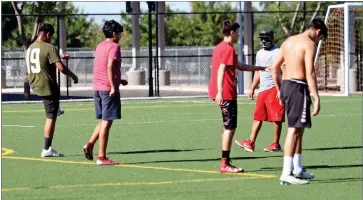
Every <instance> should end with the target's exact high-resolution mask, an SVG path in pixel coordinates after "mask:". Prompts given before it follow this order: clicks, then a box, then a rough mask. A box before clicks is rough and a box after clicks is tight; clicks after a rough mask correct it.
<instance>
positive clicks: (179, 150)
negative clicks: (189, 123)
mask: <svg viewBox="0 0 363 200" xmlns="http://www.w3.org/2000/svg"><path fill="white" fill-rule="evenodd" d="M203 150H211V149H160V150H146V151H119V152H109V153H107V154H142V153H176V152H188V151H203Z"/></svg>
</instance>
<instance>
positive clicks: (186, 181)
mask: <svg viewBox="0 0 363 200" xmlns="http://www.w3.org/2000/svg"><path fill="white" fill-rule="evenodd" d="M256 178H257V177H238V178H210V179H193V180H180V181H159V182H119V183H100V184H76V185H56V186H49V187H21V188H5V189H2V190H1V191H2V192H10V191H20V190H32V189H61V188H81V187H115V186H142V185H167V184H178V183H199V182H212V181H234V180H250V179H256Z"/></svg>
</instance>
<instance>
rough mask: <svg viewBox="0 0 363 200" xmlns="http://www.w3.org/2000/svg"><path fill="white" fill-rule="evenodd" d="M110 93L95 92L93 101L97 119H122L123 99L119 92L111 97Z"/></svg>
mask: <svg viewBox="0 0 363 200" xmlns="http://www.w3.org/2000/svg"><path fill="white" fill-rule="evenodd" d="M109 94H110V92H109V91H94V92H93V99H94V101H95V109H96V119H103V120H114V119H121V99H120V93H119V92H117V93H115V95H114V96H113V97H110V95H109Z"/></svg>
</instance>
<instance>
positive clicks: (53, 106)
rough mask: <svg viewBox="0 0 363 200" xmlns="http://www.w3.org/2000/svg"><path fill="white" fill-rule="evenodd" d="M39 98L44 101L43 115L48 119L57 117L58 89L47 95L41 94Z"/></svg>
mask: <svg viewBox="0 0 363 200" xmlns="http://www.w3.org/2000/svg"><path fill="white" fill-rule="evenodd" d="M41 98H42V100H43V103H44V109H45V116H46V117H47V118H48V119H55V118H57V114H58V109H59V98H60V94H59V91H56V92H54V93H53V94H52V95H49V96H41Z"/></svg>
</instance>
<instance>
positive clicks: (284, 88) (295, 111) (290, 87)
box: [280, 79, 311, 128]
mask: <svg viewBox="0 0 363 200" xmlns="http://www.w3.org/2000/svg"><path fill="white" fill-rule="evenodd" d="M280 96H281V98H282V100H283V102H284V105H285V110H286V114H287V122H288V125H289V127H294V128H311V117H310V106H311V99H310V93H309V86H308V84H307V83H306V81H304V80H297V79H291V80H283V81H282V84H281V88H280Z"/></svg>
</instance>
